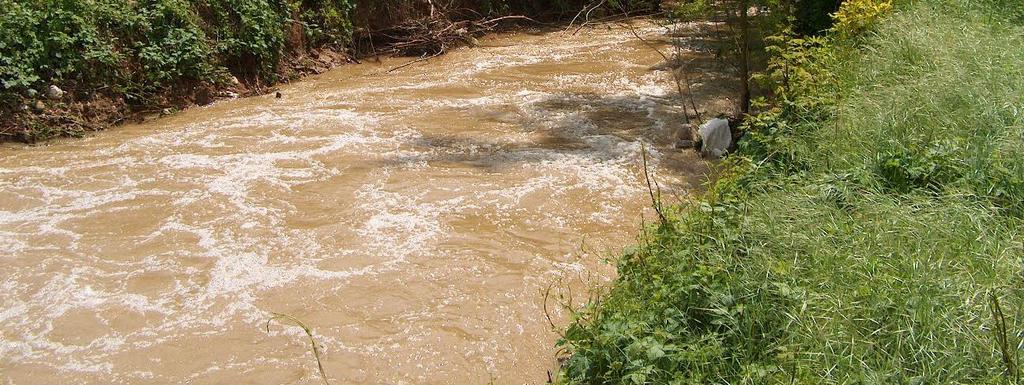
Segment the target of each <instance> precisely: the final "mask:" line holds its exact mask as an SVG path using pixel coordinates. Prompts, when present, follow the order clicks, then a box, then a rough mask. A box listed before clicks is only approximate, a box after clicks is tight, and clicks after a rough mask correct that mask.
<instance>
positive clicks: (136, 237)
mask: <svg viewBox="0 0 1024 385" xmlns="http://www.w3.org/2000/svg"><path fill="white" fill-rule="evenodd" d="M640 32H641V33H643V34H645V35H648V36H649V37H655V35H657V34H658V32H659V31H658V29H656V28H647V27H641V30H640ZM407 60H408V59H384V60H383V61H381V62H373V63H366V64H360V65H350V66H345V67H343V68H339V69H336V70H333V71H330V72H327V73H325V74H322V75H318V76H314V77H311V78H308V79H306V80H303V81H301V82H297V83H294V84H291V85H288V86H285V87H283V88H282V89H281V92H282V94H283V98H280V99H275V98H274V97H273V96H263V97H253V98H246V99H236V100H226V101H221V102H218V103H215V104H213V105H210V106H207V107H202V108H194V109H190V110H187V111H184V112H182V113H179V114H176V115H173V116H170V117H167V118H161V119H156V120H153V121H149V122H147V123H144V124H138V125H129V126H123V127H118V128H115V129H112V130H109V131H107V132H102V133H98V134H95V135H93V136H90V137H88V138H85V139H69V140H61V141H56V142H52V143H48V144H45V145H40V146H33V147H26V146H20V145H4V146H2V147H0V250H2V253H0V267H2V271H3V274H2V275H0V383H3V384H62V383H64V384H72V383H73V384H166V383H188V384H293V383H299V384H316V383H320V381H321V380H320V379H319V377H318V372H317V369H316V361H315V360H314V358H313V355H312V353H311V352H310V349H309V341H308V339H305V334H304V332H303V331H302V329H300V328H298V327H295V326H290V325H288V324H287V323H286V322H274V323H272V324H271V325H270V330H269V332H268V331H267V330H266V329H265V326H266V322H267V320H268V319H269V318H270V317H271V313H272V312H279V313H286V314H289V315H292V316H294V317H296V318H298V319H299V320H301V321H302V322H304V323H305V324H306V325H308V326H310V327H311V328H312V329H313V333H314V334H315V336H316V339H317V341H318V342H319V343H320V344H321V345H322V346H323V348H322V350H323V366H324V369H325V372H326V373H327V375H328V376H329V377H330V379H331V382H332V383H333V384H486V383H488V382H490V381H493V382H494V383H497V384H541V383H544V382H545V381H546V380H547V374H546V371H548V370H551V369H553V368H554V367H555V365H556V363H555V358H554V357H555V350H556V348H555V347H554V342H555V340H556V339H557V334H556V332H554V331H552V328H551V326H550V325H549V324H548V320H547V319H546V317H545V315H544V311H543V310H542V303H543V296H542V293H543V291H544V289H545V288H546V287H548V286H549V285H551V284H552V283H556V282H561V283H562V284H564V283H565V282H578V281H581V280H585V279H583V278H580V277H591V278H594V281H596V282H600V281H607V280H608V279H610V278H611V277H612V276H613V274H614V268H613V267H612V266H611V265H609V264H608V263H606V262H603V260H604V258H607V257H609V256H612V257H613V256H615V255H616V254H618V253H619V252H620V251H621V250H622V248H623V247H625V246H628V245H629V244H631V243H633V242H634V236H635V235H636V234H637V232H638V230H639V228H640V224H641V221H642V219H641V215H642V214H644V213H645V208H646V207H648V206H649V203H650V197H649V195H648V191H647V187H646V183H645V178H644V174H643V172H642V166H641V164H642V161H641V144H642V143H646V144H647V145H649V146H650V149H649V150H648V151H649V152H650V167H651V170H652V172H653V174H654V175H655V176H656V180H657V181H658V183H659V184H660V187H661V188H662V189H663V190H664V191H665V194H666V196H668V195H670V194H671V195H672V196H685V195H686V194H687V193H689V192H691V191H694V190H695V189H696V188H697V186H699V185H700V183H701V182H702V180H703V179H702V178H703V175H704V168H705V164H704V162H703V161H701V160H700V159H699V158H698V157H697V156H696V155H694V154H692V152H690V151H681V150H676V149H673V148H671V146H669V145H668V144H669V142H670V139H669V138H670V137H671V132H672V131H673V130H675V129H676V128H677V127H678V126H679V124H680V122H681V119H682V117H681V116H682V115H681V111H680V109H679V107H678V103H677V102H676V101H675V100H674V99H672V98H673V97H674V90H675V86H674V85H673V84H672V83H671V82H670V81H669V79H670V78H669V77H668V74H667V73H666V72H664V71H660V70H658V69H657V68H656V66H657V65H658V64H659V62H661V58H660V56H658V54H657V53H656V52H654V51H651V50H650V49H648V48H647V47H646V46H645V45H644V44H643V43H641V42H639V41H637V40H636V39H635V38H634V37H633V35H632V34H631V33H630V32H629V31H628V30H626V29H623V28H620V27H616V26H599V27H595V28H588V29H584V30H582V31H580V32H579V33H577V34H575V35H573V34H571V33H564V32H561V31H556V32H536V33H522V32H521V33H514V34H502V35H497V36H492V37H488V38H486V39H483V40H482V41H481V42H480V46H479V47H475V48H466V49H459V50H455V51H453V52H451V53H449V54H447V55H445V56H441V57H437V58H434V59H431V60H429V61H425V62H419V63H416V64H414V65H410V66H407V67H404V68H401V69H398V70H395V71H392V72H390V73H388V72H387V70H388V69H391V68H393V67H395V66H398V65H399V64H401V63H404V62H406V61H407ZM645 215H646V216H647V218H651V217H652V216H651V213H650V212H646V214H645ZM564 285H568V286H572V285H571V284H564ZM576 286H578V287H577V289H580V290H582V288H581V286H585V285H583V284H578V285H576ZM579 295H582V294H579ZM554 315H555V316H556V320H555V321H556V322H559V320H564V317H565V314H561V315H559V314H554Z"/></svg>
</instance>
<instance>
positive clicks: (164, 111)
mask: <svg viewBox="0 0 1024 385" xmlns="http://www.w3.org/2000/svg"><path fill="white" fill-rule="evenodd" d="M172 112H174V111H171V109H170V108H164V109H162V110H160V116H167V115H170V114H171V113H172Z"/></svg>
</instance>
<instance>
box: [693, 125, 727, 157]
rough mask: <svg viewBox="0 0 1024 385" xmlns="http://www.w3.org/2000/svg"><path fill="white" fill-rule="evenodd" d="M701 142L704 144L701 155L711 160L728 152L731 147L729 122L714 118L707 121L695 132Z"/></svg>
mask: <svg viewBox="0 0 1024 385" xmlns="http://www.w3.org/2000/svg"><path fill="white" fill-rule="evenodd" d="M697 135H700V139H701V141H702V142H703V143H704V145H703V147H702V148H701V153H703V154H704V155H705V156H710V157H712V158H719V157H721V156H722V155H725V153H726V151H729V146H731V145H732V131H731V130H729V120H728V119H722V118H716V119H711V120H709V121H707V123H704V124H702V125H701V126H700V128H699V129H698V130H697Z"/></svg>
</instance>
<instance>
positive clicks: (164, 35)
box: [0, 0, 658, 142]
mask: <svg viewBox="0 0 1024 385" xmlns="http://www.w3.org/2000/svg"><path fill="white" fill-rule="evenodd" d="M577 3H580V2H579V1H568V2H563V3H560V4H559V5H558V6H542V5H537V4H534V2H530V1H527V2H516V3H515V4H505V3H504V2H501V1H497V2H486V3H485V4H478V3H475V2H467V4H462V2H457V1H456V2H449V3H446V4H445V5H444V6H442V5H440V4H438V5H436V7H435V5H434V4H433V3H432V2H427V1H425V2H422V3H416V2H402V1H384V2H378V1H355V0H323V1H296V2H283V1H282V2H274V1H256V2H247V3H236V2H230V1H214V2H190V1H171V0H160V1H153V2H120V1H107V0H103V1H97V2H76V3H65V2H55V1H41V2H31V3H24V2H12V3H10V4H6V3H5V4H3V5H4V6H3V9H2V11H0V28H2V29H4V30H12V31H13V30H19V31H24V33H20V34H6V35H4V36H3V37H2V38H0V58H2V59H0V141H22V142H35V141H39V140H46V139H49V138H53V137H59V136H81V135H83V134H84V133H86V132H90V131H95V130H100V129H103V128H105V127H109V126H111V125H116V124H120V123H124V122H139V121H141V120H144V119H147V118H150V117H155V116H162V115H167V114H170V113H173V112H175V111H178V110H181V109H184V108H188V107H191V106H201V105H207V104H209V103H212V102H213V101H215V100H218V99H223V98H234V97H239V96H250V95H260V94H264V93H267V92H270V91H272V90H273V89H274V87H276V86H277V85H280V84H284V83H287V82H290V81H293V80H295V79H298V78H301V77H303V76H305V75H309V74H316V73H322V72H324V71H326V70H328V69H330V68H333V67H335V66H337V65H341V64H346V63H352V62H356V61H358V58H362V57H366V56H368V55H377V54H378V53H386V54H406V55H420V54H431V55H432V54H435V53H437V52H435V51H438V52H441V51H444V50H447V49H450V48H453V47H455V46H458V45H461V44H467V43H471V42H472V40H473V39H475V38H477V37H479V36H480V35H481V34H483V33H485V32H488V31H490V30H491V29H492V28H494V27H496V26H498V23H497V22H494V23H489V22H487V21H488V20H496V19H497V20H502V17H503V16H510V15H524V16H533V17H536V18H537V19H538V20H543V21H558V20H562V19H563V18H566V17H569V16H567V15H571V14H570V10H577V9H580V8H581V7H582V4H577ZM657 7H658V5H657V4H656V3H655V2H644V1H640V2H634V3H630V5H629V6H626V7H623V8H621V11H620V10H619V9H618V8H616V12H627V11H641V12H644V11H646V12H650V11H651V10H654V9H657ZM605 11H606V9H598V10H596V12H595V15H600V14H603V12H605ZM82 15H91V17H83V16H82ZM517 20H518V21H522V20H523V19H520V18H510V19H504V22H506V23H515V22H516V21H517ZM393 47H402V49H397V50H392V49H391V48H393ZM420 51H422V52H420Z"/></svg>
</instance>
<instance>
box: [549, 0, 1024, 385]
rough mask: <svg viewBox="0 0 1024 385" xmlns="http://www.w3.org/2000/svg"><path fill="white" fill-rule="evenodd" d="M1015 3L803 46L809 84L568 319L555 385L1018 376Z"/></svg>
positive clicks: (1023, 168)
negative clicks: (597, 298) (808, 52)
mask: <svg viewBox="0 0 1024 385" xmlns="http://www.w3.org/2000/svg"><path fill="white" fill-rule="evenodd" d="M1015 3H1016V2H1006V1H1003V2H1000V1H998V0H991V1H987V2H982V1H966V0H964V1H959V2H958V1H955V0H948V1H945V0H927V1H926V0H920V1H916V2H913V3H911V4H904V5H902V6H901V7H900V8H899V9H898V10H897V12H896V13H895V14H893V15H891V16H890V17H888V18H886V19H885V20H883V21H882V22H880V24H879V25H877V26H876V28H875V29H874V30H873V32H870V33H869V34H868V35H866V36H858V37H850V38H849V39H848V40H836V39H838V38H833V39H832V40H829V41H828V42H827V43H825V45H824V46H823V47H821V48H815V49H813V54H812V56H813V57H814V60H812V61H810V62H808V63H805V64H803V66H804V68H802V70H806V72H807V73H809V74H811V75H813V76H812V77H813V78H812V79H811V80H810V81H809V82H807V84H805V85H804V86H803V87H802V88H800V87H798V88H797V89H796V90H794V91H793V94H792V95H787V97H788V101H786V102H782V103H779V106H778V108H775V109H772V110H771V111H769V112H768V113H766V114H764V115H762V116H760V117H758V118H755V119H752V120H751V122H750V125H751V127H750V128H751V130H752V132H751V133H750V135H749V136H748V138H747V139H745V142H744V143H742V144H741V151H740V153H739V154H737V155H736V156H734V157H733V158H732V159H731V160H730V161H729V164H730V166H729V167H728V171H727V172H726V175H724V176H723V177H722V178H721V179H720V180H719V181H718V182H717V183H716V184H715V185H714V186H712V188H711V190H710V191H709V192H708V193H707V195H706V196H705V197H704V199H703V200H701V201H698V202H695V203H692V204H688V205H687V206H686V207H679V208H677V211H676V212H675V213H674V214H673V215H671V218H672V219H671V220H669V221H668V222H667V223H663V224H661V225H660V226H658V227H657V228H652V229H649V231H647V232H646V233H645V237H644V239H643V242H641V246H638V247H636V248H635V249H633V250H632V251H630V252H629V253H627V254H626V255H625V256H624V257H623V258H622V259H621V260H620V263H619V274H620V276H619V278H618V280H617V281H616V283H615V285H614V286H613V287H612V288H611V290H610V292H609V293H608V294H607V295H606V296H604V298H603V299H602V301H601V302H600V304H595V305H593V306H591V307H589V308H587V309H584V310H583V311H581V312H580V313H579V314H577V317H576V321H575V322H574V323H573V324H572V325H571V326H570V327H569V328H568V329H567V330H566V333H565V338H564V339H563V341H562V343H563V344H564V345H565V346H566V347H568V349H569V350H570V351H571V352H572V356H571V357H570V358H569V360H568V361H567V362H566V365H565V369H564V371H563V380H564V382H567V383H572V384H605V383H611V384H620V383H621V384H708V383H718V384H725V383H729V384H742V383H749V384H766V383H768V384H770V383H782V384H796V383H800V384H823V383H824V384H1001V383H1007V382H1009V381H1016V379H1017V378H1019V373H1017V371H1018V370H1019V365H1018V364H1017V358H1016V357H1017V353H1016V352H1017V350H1018V349H1019V346H1018V345H1020V344H1021V335H1020V332H1021V331H1022V327H1024V322H1022V321H1024V320H1022V319H1021V316H1022V315H1024V312H1021V309H1022V305H1024V291H1022V290H1021V289H1022V281H1021V279H1022V258H1024V246H1022V241H1024V235H1022V234H1021V230H1022V228H1021V223H1022V220H1021V218H1022V217H1024V215H1022V214H1024V206H1022V202H1024V182H1022V181H1024V140H1022V139H1024V116H1022V114H1024V72H1022V71H1024V70H1022V66H1021V63H1024V28H1022V27H1021V26H1020V24H1019V20H1020V19H1019V18H1018V17H1019V15H1020V14H1021V13H1020V12H1021V10H1022V9H1024V5H1021V4H1015ZM996 307H998V308H999V311H995V310H994V309H995V308H996ZM1004 325H1005V326H1004Z"/></svg>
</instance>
